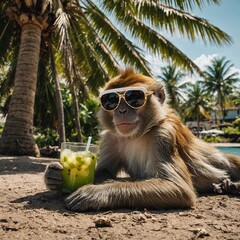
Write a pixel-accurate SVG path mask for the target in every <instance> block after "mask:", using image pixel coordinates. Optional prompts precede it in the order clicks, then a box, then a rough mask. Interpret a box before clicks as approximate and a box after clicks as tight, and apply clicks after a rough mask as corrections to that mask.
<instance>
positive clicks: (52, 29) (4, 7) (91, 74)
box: [0, 0, 231, 155]
mask: <svg viewBox="0 0 240 240" xmlns="http://www.w3.org/2000/svg"><path fill="white" fill-rule="evenodd" d="M219 2H220V0H206V1H197V0H189V1H178V0H176V1H168V0H166V1H165V0H163V1H161V3H159V1H157V0H153V1H128V0H117V1H116V0H104V1H101V2H98V1H91V0H82V1H77V0H41V1H40V0H34V1H33V0H2V1H1V2H0V20H1V21H0V29H1V31H0V32H1V34H0V46H1V49H0V64H3V63H4V62H6V60H9V61H10V62H11V64H12V67H11V68H9V70H10V71H12V73H11V74H9V75H11V76H13V75H14V76H15V77H14V90H13V94H12V97H11V102H10V105H9V110H8V115H7V120H6V124H5V127H4V130H3V134H2V137H1V139H0V152H1V153H4V154H17V155H20V154H26V155H38V148H37V146H36V144H35V142H34V139H33V109H34V100H35V92H36V85H37V76H39V69H38V62H39V58H40V57H42V58H44V57H46V56H45V55H46V51H49V42H51V43H52V45H54V46H55V48H52V49H53V51H54V52H53V55H54V56H55V57H56V56H58V57H59V58H61V59H62V61H63V63H64V66H65V68H64V72H65V76H67V80H68V82H69V84H70V85H71V84H73V83H74V84H76V85H75V86H76V87H77V89H78V91H79V92H80V93H81V94H84V93H86V91H87V89H86V87H88V88H89V89H90V90H91V91H93V92H95V93H96V92H97V89H98V87H99V86H101V85H102V84H103V83H104V82H105V81H106V80H107V79H108V78H109V77H110V76H112V75H115V74H117V70H118V68H119V66H120V64H119V62H123V63H124V64H125V65H130V66H132V67H134V68H135V69H137V70H139V71H140V72H141V73H143V74H147V75H151V71H150V69H149V66H148V63H147V61H146V60H145V59H144V57H143V54H142V50H141V49H140V48H139V47H138V46H142V48H147V49H148V50H150V51H151V52H152V53H156V54H160V55H161V56H162V58H163V59H167V60H168V59H172V61H173V63H174V64H177V65H178V66H180V67H183V68H185V69H187V70H189V71H190V72H193V70H194V69H195V70H196V71H198V72H201V71H200V69H199V68H198V67H197V66H196V65H195V64H194V63H193V62H192V61H191V60H190V59H189V58H188V57H187V56H186V55H185V54H184V53H183V52H181V51H180V50H179V49H178V48H176V47H175V46H174V45H173V44H172V43H171V42H170V41H168V40H167V39H166V38H165V37H164V36H163V35H161V34H159V32H160V31H164V30H166V31H167V32H170V33H171V34H174V33H175V32H177V33H180V34H181V35H182V36H186V37H187V38H189V39H190V40H192V41H195V40H196V38H198V37H200V38H201V39H203V41H204V42H208V41H209V42H212V43H216V44H220V45H221V44H224V43H230V42H231V39H230V37H229V36H228V35H227V34H226V33H224V32H223V31H221V30H220V29H218V28H217V27H215V26H213V25H211V24H210V23H209V22H207V21H206V20H205V19H202V18H199V17H195V16H193V15H191V14H189V13H188V11H191V10H192V9H193V8H195V7H198V8H202V6H203V5H204V4H205V3H209V4H211V3H213V4H218V3H219ZM107 16H111V18H113V19H114V20H113V21H112V20H111V19H109V18H108V17H107ZM119 27H120V28H119ZM119 29H122V30H123V29H124V30H125V33H126V32H127V33H128V35H129V36H131V39H132V40H135V41H137V44H138V46H136V45H135V44H134V43H133V41H132V40H130V39H128V38H127V37H126V36H125V33H123V32H122V31H120V30H119ZM155 29H157V30H158V31H156V30H155ZM20 39H21V42H20ZM18 47H19V51H18ZM59 49H60V50H61V52H60V53H59ZM48 55H49V56H50V54H48ZM10 56H12V58H11V57H10ZM13 56H18V62H17V64H16V62H14V60H13ZM59 65H61V64H59ZM57 68H58V67H57ZM14 73H15V74H14ZM69 76H70V77H69ZM12 81H13V79H12Z"/></svg>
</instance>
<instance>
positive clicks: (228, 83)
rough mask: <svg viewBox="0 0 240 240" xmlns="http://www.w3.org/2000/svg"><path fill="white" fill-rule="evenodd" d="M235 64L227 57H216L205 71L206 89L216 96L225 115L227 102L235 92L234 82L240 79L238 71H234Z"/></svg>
mask: <svg viewBox="0 0 240 240" xmlns="http://www.w3.org/2000/svg"><path fill="white" fill-rule="evenodd" d="M232 67H233V64H231V63H230V61H229V60H226V58H225V57H219V58H214V59H213V60H212V61H211V64H210V65H209V66H207V69H206V71H205V75H206V80H205V81H203V84H204V87H205V89H206V91H208V92H209V93H210V94H211V96H214V97H215V98H216V102H217V106H219V107H220V109H221V112H222V119H223V121H224V117H225V104H226V102H227V100H228V97H229V95H230V94H231V93H232V92H233V90H234V88H235V86H234V84H235V83H237V82H238V81H239V74H238V72H236V71H235V72H233V71H232Z"/></svg>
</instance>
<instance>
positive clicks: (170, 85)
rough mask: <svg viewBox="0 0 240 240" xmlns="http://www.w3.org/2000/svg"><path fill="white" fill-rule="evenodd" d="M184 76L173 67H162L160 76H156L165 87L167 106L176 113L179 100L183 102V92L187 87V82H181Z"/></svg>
mask: <svg viewBox="0 0 240 240" xmlns="http://www.w3.org/2000/svg"><path fill="white" fill-rule="evenodd" d="M185 76H186V75H185V73H183V72H182V71H181V70H179V69H177V67H176V66H174V65H168V66H166V67H163V68H162V75H161V76H158V77H159V78H160V79H161V80H162V81H163V82H164V85H165V87H166V90H167V93H168V95H169V104H170V105H171V107H172V108H174V109H175V110H176V111H177V112H179V111H180V103H181V100H184V94H183V90H184V89H185V88H186V86H187V85H188V82H181V81H182V80H183V78H184V77H185Z"/></svg>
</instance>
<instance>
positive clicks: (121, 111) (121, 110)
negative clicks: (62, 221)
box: [118, 108, 128, 115]
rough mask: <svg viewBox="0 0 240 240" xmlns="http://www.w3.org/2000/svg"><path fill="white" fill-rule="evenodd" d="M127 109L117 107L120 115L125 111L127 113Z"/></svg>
mask: <svg viewBox="0 0 240 240" xmlns="http://www.w3.org/2000/svg"><path fill="white" fill-rule="evenodd" d="M127 111H128V110H127V109H126V108H122V109H120V108H119V109H118V112H119V113H120V114H122V115H123V114H125V113H127Z"/></svg>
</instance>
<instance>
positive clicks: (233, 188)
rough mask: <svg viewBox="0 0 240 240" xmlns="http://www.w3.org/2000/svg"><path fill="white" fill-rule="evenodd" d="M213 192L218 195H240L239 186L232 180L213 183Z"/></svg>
mask: <svg viewBox="0 0 240 240" xmlns="http://www.w3.org/2000/svg"><path fill="white" fill-rule="evenodd" d="M213 190H214V192H215V193H218V194H224V193H225V194H240V186H239V184H238V183H234V182H232V181H231V180H230V179H224V180H222V182H221V183H218V184H215V183H213Z"/></svg>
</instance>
